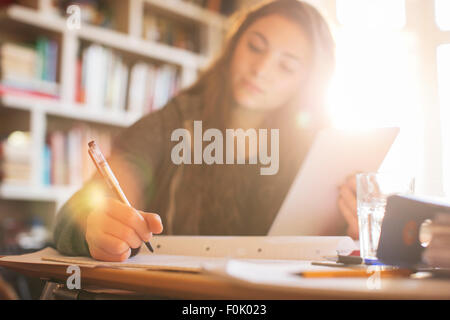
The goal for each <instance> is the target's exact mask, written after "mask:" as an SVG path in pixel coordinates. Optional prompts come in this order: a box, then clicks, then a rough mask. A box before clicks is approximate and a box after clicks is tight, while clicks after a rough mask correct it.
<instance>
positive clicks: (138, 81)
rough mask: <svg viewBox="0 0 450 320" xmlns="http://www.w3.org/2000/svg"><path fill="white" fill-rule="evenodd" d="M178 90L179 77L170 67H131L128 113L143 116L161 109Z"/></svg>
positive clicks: (142, 64)
mask: <svg viewBox="0 0 450 320" xmlns="http://www.w3.org/2000/svg"><path fill="white" fill-rule="evenodd" d="M179 89H180V77H179V73H178V70H177V68H176V67H174V66H172V65H167V64H165V65H162V66H155V65H152V64H148V63H144V62H139V63H136V64H135V65H133V67H132V69H131V77H130V90H129V95H128V106H129V112H130V113H133V114H138V115H144V114H147V113H150V112H152V111H156V110H158V109H160V108H162V107H163V106H164V105H165V104H166V103H167V102H168V101H169V100H170V98H171V97H173V96H174V95H175V94H176V93H177V92H178V91H179Z"/></svg>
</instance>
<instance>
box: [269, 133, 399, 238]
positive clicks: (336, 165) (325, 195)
mask: <svg viewBox="0 0 450 320" xmlns="http://www.w3.org/2000/svg"><path fill="white" fill-rule="evenodd" d="M398 133H399V128H377V129H370V130H364V131H347V130H340V129H325V130H322V131H321V132H319V133H318V135H317V136H316V138H315V140H314V142H313V144H312V145H311V148H310V150H309V152H308V154H307V156H306V157H305V160H304V161H303V164H302V166H301V168H300V170H299V172H298V174H297V176H296V177H295V179H294V181H293V183H292V185H291V188H290V189H289V191H288V193H287V195H286V197H285V199H284V201H283V204H282V205H281V208H280V210H279V212H278V214H277V216H276V217H275V220H274V222H273V223H272V226H271V227H270V230H269V233H268V235H270V236H274V235H330V234H329V233H330V230H333V228H334V229H336V227H337V226H338V225H339V224H340V225H342V221H343V217H342V216H341V215H340V213H339V211H338V205H337V201H338V196H339V190H338V187H339V186H340V185H341V184H343V182H344V181H345V178H346V177H347V176H348V175H350V174H353V173H356V172H376V171H377V170H378V168H379V167H380V165H381V163H382V162H383V160H384V158H385V156H386V154H387V153H388V151H389V149H390V147H391V145H392V143H393V142H394V140H395V138H396V137H397V135H398Z"/></svg>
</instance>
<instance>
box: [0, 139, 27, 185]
mask: <svg viewBox="0 0 450 320" xmlns="http://www.w3.org/2000/svg"><path fill="white" fill-rule="evenodd" d="M0 145H1V146H0V149H1V150H2V158H1V160H0V165H1V168H0V171H1V172H2V174H3V182H4V183H6V184H10V185H24V184H28V183H29V182H30V179H31V158H32V154H31V150H32V148H31V137H30V133H29V132H22V131H14V132H12V133H11V134H9V135H8V137H7V138H6V139H4V140H2V141H0Z"/></svg>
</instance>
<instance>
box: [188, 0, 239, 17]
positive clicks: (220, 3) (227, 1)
mask: <svg viewBox="0 0 450 320" xmlns="http://www.w3.org/2000/svg"><path fill="white" fill-rule="evenodd" d="M182 1H184V2H190V3H192V4H195V5H197V6H199V7H203V8H205V9H208V10H210V11H213V12H217V13H220V14H224V15H228V14H230V13H231V12H232V11H233V10H234V9H235V1H234V0H182Z"/></svg>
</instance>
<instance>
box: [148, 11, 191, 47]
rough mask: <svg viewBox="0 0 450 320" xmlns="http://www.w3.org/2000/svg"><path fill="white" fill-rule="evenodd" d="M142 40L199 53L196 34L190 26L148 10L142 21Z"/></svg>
mask: <svg viewBox="0 0 450 320" xmlns="http://www.w3.org/2000/svg"><path fill="white" fill-rule="evenodd" d="M143 35H144V39H146V40H148V41H153V42H159V43H164V44H167V45H169V46H173V47H176V48H180V49H185V50H189V51H192V52H199V51H200V48H199V46H198V41H197V38H198V32H197V31H196V29H195V28H194V27H193V26H192V25H191V24H186V23H182V22H180V21H179V20H175V19H171V18H168V17H165V16H160V15H156V14H154V13H152V12H151V11H150V10H148V11H147V12H146V13H145V15H144V21H143Z"/></svg>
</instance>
